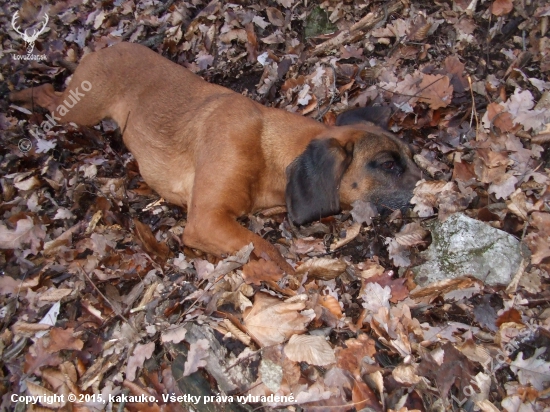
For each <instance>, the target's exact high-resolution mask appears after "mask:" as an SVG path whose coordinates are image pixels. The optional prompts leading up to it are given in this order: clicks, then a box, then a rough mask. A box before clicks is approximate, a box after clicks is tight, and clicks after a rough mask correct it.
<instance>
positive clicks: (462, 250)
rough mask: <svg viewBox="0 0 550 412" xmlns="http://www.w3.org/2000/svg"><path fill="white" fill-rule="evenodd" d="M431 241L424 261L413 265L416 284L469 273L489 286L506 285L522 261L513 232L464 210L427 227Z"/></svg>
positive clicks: (518, 244) (421, 284)
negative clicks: (471, 215)
mask: <svg viewBox="0 0 550 412" xmlns="http://www.w3.org/2000/svg"><path fill="white" fill-rule="evenodd" d="M428 228H429V229H430V231H431V233H432V244H431V245H430V247H429V248H428V249H427V250H426V251H424V252H422V253H421V256H422V257H423V258H425V259H426V262H425V263H423V264H422V265H419V266H417V267H415V268H413V273H414V274H415V282H416V283H417V284H418V285H419V286H426V285H428V284H430V283H433V282H436V281H440V280H445V279H453V278H457V277H460V276H466V275H470V276H473V277H475V278H477V279H479V280H481V281H483V282H485V283H486V284H488V285H507V284H508V283H510V281H511V280H512V278H513V276H514V275H515V273H516V272H517V271H518V268H519V265H520V262H521V252H520V242H519V241H518V240H517V239H516V238H515V237H514V236H512V235H510V234H508V233H506V232H504V231H502V230H498V229H495V228H493V227H491V226H489V225H488V224H486V223H483V222H480V221H478V220H475V219H471V218H469V217H468V216H466V215H464V214H463V213H456V214H454V215H452V216H450V217H449V218H448V219H447V220H446V221H445V222H444V223H440V222H438V221H437V222H434V223H432V224H431V225H430V226H429V227H428Z"/></svg>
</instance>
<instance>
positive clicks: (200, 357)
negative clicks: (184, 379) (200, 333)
mask: <svg viewBox="0 0 550 412" xmlns="http://www.w3.org/2000/svg"><path fill="white" fill-rule="evenodd" d="M209 350H210V344H209V343H208V340H206V339H198V340H197V341H196V342H195V343H192V344H191V345H190V346H189V352H188V354H187V360H186V361H185V365H184V369H183V376H189V375H191V374H192V373H195V372H196V371H198V370H199V368H204V367H205V366H206V361H205V360H204V358H206V357H207V356H208V352H209Z"/></svg>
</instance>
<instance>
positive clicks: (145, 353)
mask: <svg viewBox="0 0 550 412" xmlns="http://www.w3.org/2000/svg"><path fill="white" fill-rule="evenodd" d="M154 351H155V342H149V343H146V344H145V345H142V344H141V343H138V344H137V345H136V347H135V348H134V351H133V352H132V354H131V355H130V357H129V358H128V363H127V364H126V379H128V380H130V381H133V380H134V379H135V378H136V370H137V368H139V367H141V366H143V362H145V360H146V359H149V358H150V357H151V356H153V352H154ZM185 376H187V375H185Z"/></svg>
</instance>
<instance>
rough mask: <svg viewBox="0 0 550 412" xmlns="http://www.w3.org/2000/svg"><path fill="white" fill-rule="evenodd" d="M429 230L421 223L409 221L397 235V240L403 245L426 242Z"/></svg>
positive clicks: (408, 245) (409, 245)
mask: <svg viewBox="0 0 550 412" xmlns="http://www.w3.org/2000/svg"><path fill="white" fill-rule="evenodd" d="M428 233H429V232H428V231H427V230H426V229H424V228H423V227H422V226H420V223H417V222H414V223H408V224H406V225H405V226H403V227H402V228H401V230H400V231H399V233H397V234H396V235H395V240H396V241H397V243H399V244H400V245H402V246H407V247H411V246H416V245H420V244H423V243H424V238H425V237H426V236H428Z"/></svg>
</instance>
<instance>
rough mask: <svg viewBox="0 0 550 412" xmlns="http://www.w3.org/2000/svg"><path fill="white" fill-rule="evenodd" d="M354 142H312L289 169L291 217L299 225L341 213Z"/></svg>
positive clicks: (288, 198) (289, 213)
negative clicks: (342, 189) (343, 183)
mask: <svg viewBox="0 0 550 412" xmlns="http://www.w3.org/2000/svg"><path fill="white" fill-rule="evenodd" d="M352 156H353V142H348V143H347V144H345V145H344V146H342V145H341V144H340V142H339V141H338V140H336V139H320V140H312V141H311V142H310V143H309V145H308V146H307V148H306V150H305V151H304V152H303V153H302V154H301V155H300V156H299V157H297V158H296V159H295V160H294V161H293V162H292V163H291V164H290V165H289V166H288V167H287V170H286V175H287V184H286V205H287V209H288V217H289V219H290V220H291V221H293V222H294V223H296V224H298V225H302V224H304V223H308V222H311V221H313V220H317V219H320V218H322V217H325V216H330V215H333V214H335V213H338V212H339V211H340V196H339V193H338V190H339V186H340V181H341V180H342V176H343V175H344V172H345V171H346V169H347V168H348V166H349V165H350V163H351V160H352Z"/></svg>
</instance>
